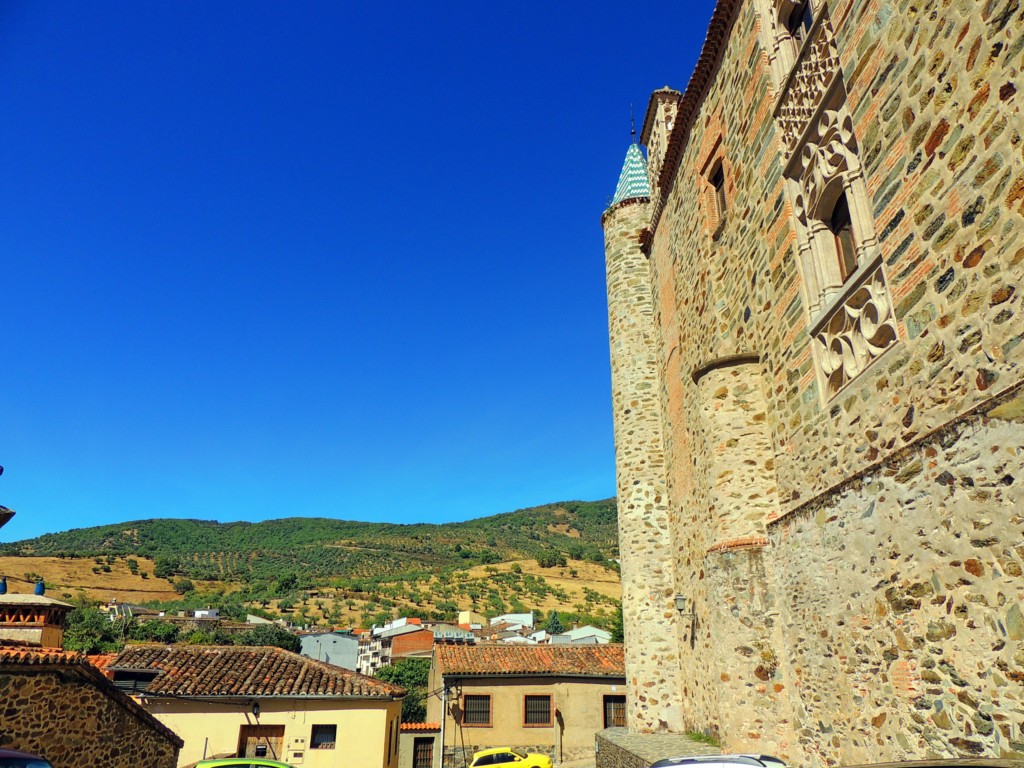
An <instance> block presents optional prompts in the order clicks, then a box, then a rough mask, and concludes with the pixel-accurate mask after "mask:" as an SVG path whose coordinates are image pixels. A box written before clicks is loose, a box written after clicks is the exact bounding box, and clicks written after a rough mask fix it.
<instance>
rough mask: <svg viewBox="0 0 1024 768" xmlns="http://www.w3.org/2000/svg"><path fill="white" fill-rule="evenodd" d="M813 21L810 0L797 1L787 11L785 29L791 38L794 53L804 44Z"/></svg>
mask: <svg viewBox="0 0 1024 768" xmlns="http://www.w3.org/2000/svg"><path fill="white" fill-rule="evenodd" d="M813 23H814V11H813V10H812V9H811V0H802V2H798V3H797V4H796V5H795V6H793V10H792V11H790V12H789V16H788V17H787V18H786V29H787V30H788V31H789V34H790V36H791V37H792V38H793V44H794V45H795V46H796V53H799V52H800V48H801V46H802V45H803V44H804V40H806V39H807V33H808V32H809V31H810V29H811V24H813Z"/></svg>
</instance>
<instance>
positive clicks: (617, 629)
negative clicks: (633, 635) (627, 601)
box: [608, 603, 626, 643]
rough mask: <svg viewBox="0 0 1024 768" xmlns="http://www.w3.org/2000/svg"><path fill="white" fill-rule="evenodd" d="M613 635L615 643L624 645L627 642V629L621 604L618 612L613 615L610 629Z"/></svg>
mask: <svg viewBox="0 0 1024 768" xmlns="http://www.w3.org/2000/svg"><path fill="white" fill-rule="evenodd" d="M608 631H609V632H611V633H612V642H613V643H624V642H626V635H625V629H624V627H623V623H622V604H621V603H620V604H619V607H618V610H616V611H615V612H614V613H613V614H612V623H611V627H609V629H608Z"/></svg>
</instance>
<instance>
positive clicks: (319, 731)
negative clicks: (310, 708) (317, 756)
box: [309, 725, 338, 749]
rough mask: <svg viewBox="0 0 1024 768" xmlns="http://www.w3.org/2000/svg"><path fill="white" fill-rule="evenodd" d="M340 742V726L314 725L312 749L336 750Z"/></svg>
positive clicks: (310, 744) (310, 743)
mask: <svg viewBox="0 0 1024 768" xmlns="http://www.w3.org/2000/svg"><path fill="white" fill-rule="evenodd" d="M337 740H338V726H336V725H314V726H313V733H312V735H311V736H310V737H309V748H310V749H334V744H335V742H336V741H337Z"/></svg>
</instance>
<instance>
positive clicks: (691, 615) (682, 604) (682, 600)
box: [675, 595, 697, 619]
mask: <svg viewBox="0 0 1024 768" xmlns="http://www.w3.org/2000/svg"><path fill="white" fill-rule="evenodd" d="M689 602H690V601H689V600H687V599H686V595H676V596H675V603H676V610H677V611H679V615H680V616H682V617H683V618H686V619H695V618H697V614H696V613H695V612H694V610H693V608H692V603H690V605H691V608H690V610H689V611H687V610H686V605H687V603H689Z"/></svg>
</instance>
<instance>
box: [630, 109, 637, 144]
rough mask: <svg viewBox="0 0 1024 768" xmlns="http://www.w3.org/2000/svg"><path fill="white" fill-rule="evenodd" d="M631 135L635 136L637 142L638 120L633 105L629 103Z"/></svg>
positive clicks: (634, 139)
mask: <svg viewBox="0 0 1024 768" xmlns="http://www.w3.org/2000/svg"><path fill="white" fill-rule="evenodd" d="M629 135H630V136H632V137H633V143H634V144H636V120H634V119H633V105H632V104H630V105H629Z"/></svg>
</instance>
